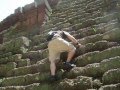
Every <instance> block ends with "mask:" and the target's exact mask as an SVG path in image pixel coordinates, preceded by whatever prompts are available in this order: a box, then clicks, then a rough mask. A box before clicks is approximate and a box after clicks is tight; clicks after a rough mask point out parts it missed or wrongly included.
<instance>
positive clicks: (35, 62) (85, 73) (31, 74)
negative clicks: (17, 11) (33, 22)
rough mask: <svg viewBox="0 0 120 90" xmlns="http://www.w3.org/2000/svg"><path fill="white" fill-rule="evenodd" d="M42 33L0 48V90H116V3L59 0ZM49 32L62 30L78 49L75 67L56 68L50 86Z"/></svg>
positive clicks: (119, 48)
mask: <svg viewBox="0 0 120 90" xmlns="http://www.w3.org/2000/svg"><path fill="white" fill-rule="evenodd" d="M41 28H42V29H43V28H44V30H43V31H41V32H40V34H38V35H33V36H32V37H31V38H29V39H28V38H27V37H25V36H20V37H18V38H15V39H12V40H11V41H8V42H4V43H3V44H1V45H0V54H1V55H0V90H66V89H69V90H120V1H119V0H60V1H59V3H58V5H57V6H56V7H54V8H53V10H52V14H51V15H50V17H49V20H48V21H47V22H46V23H45V24H44V25H42V27H41ZM50 30H66V31H68V32H69V33H71V34H72V35H73V36H74V37H75V38H77V39H78V41H79V43H81V44H82V46H81V47H80V48H77V51H76V55H75V57H74V59H75V61H76V65H77V67H75V68H73V69H72V70H70V71H69V72H65V71H64V70H62V69H61V67H62V63H60V64H59V65H58V71H57V75H58V76H59V78H60V80H59V81H57V82H55V83H49V82H48V78H49V75H50V72H49V71H50V70H49V61H48V50H47V44H48V42H46V39H45V38H46V34H47V32H48V31H50ZM6 33H9V32H6ZM4 38H6V37H4ZM9 39H10V38H9ZM66 56H67V52H63V53H62V54H61V60H65V59H66Z"/></svg>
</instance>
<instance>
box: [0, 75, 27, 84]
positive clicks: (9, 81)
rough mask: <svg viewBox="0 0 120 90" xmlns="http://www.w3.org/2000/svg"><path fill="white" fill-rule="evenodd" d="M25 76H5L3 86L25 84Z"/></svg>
mask: <svg viewBox="0 0 120 90" xmlns="http://www.w3.org/2000/svg"><path fill="white" fill-rule="evenodd" d="M24 83H25V78H24V77H23V76H19V77H10V78H4V79H3V81H2V83H1V86H19V85H24Z"/></svg>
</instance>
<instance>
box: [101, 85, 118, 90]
mask: <svg viewBox="0 0 120 90" xmlns="http://www.w3.org/2000/svg"><path fill="white" fill-rule="evenodd" d="M119 89H120V83H118V84H111V85H105V86H102V87H101V88H99V90H119Z"/></svg>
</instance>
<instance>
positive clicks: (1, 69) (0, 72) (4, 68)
mask: <svg viewBox="0 0 120 90" xmlns="http://www.w3.org/2000/svg"><path fill="white" fill-rule="evenodd" d="M14 68H16V63H15V62H10V63H7V64H5V65H0V76H5V75H6V74H7V72H8V71H10V70H12V69H14Z"/></svg>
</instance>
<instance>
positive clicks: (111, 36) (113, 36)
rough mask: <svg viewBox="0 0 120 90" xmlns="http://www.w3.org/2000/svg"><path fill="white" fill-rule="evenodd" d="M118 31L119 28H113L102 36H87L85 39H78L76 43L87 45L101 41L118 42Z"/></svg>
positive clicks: (119, 38)
mask: <svg viewBox="0 0 120 90" xmlns="http://www.w3.org/2000/svg"><path fill="white" fill-rule="evenodd" d="M119 31H120V30H119V28H115V29H112V30H110V31H108V32H105V33H103V34H96V35H91V36H87V37H85V38H82V39H79V40H78V41H79V42H80V43H81V44H83V45H84V44H87V43H94V42H96V41H101V40H107V41H115V42H119V40H120V37H119V34H120V32H119Z"/></svg>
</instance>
